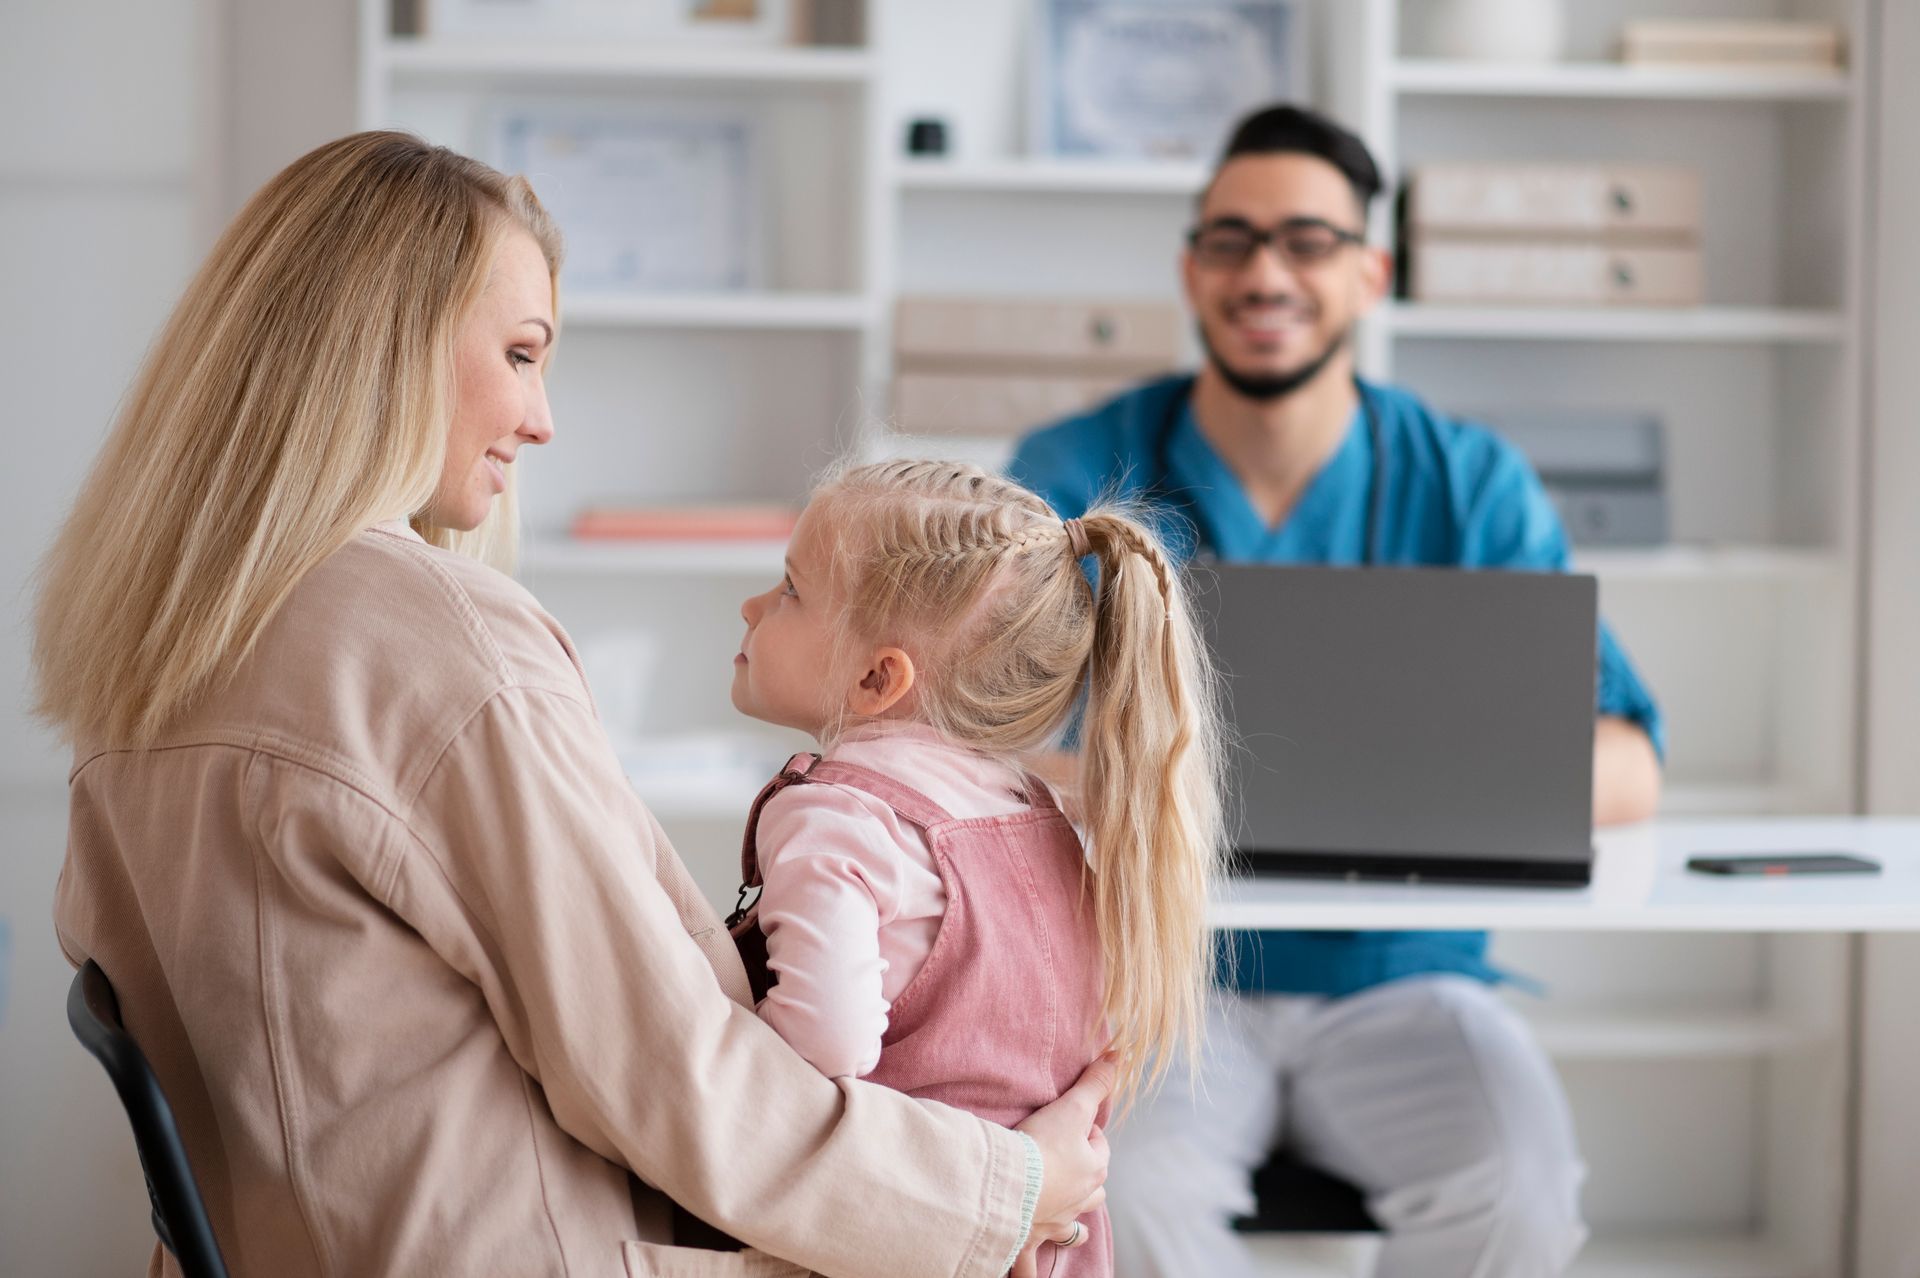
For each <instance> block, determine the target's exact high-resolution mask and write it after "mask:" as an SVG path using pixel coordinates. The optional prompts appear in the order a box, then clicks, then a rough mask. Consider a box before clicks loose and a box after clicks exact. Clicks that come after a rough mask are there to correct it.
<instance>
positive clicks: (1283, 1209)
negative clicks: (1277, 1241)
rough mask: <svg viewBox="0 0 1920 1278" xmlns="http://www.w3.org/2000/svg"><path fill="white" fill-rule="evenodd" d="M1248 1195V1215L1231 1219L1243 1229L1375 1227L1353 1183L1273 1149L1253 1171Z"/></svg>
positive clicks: (1365, 1230)
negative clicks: (1251, 1199)
mask: <svg viewBox="0 0 1920 1278" xmlns="http://www.w3.org/2000/svg"><path fill="white" fill-rule="evenodd" d="M1253 1197H1254V1204H1255V1205H1254V1213H1253V1215H1251V1216H1243V1217H1241V1218H1240V1219H1239V1220H1236V1221H1234V1222H1233V1227H1234V1228H1235V1229H1237V1230H1239V1231H1240V1232H1241V1233H1243V1234H1377V1233H1379V1232H1380V1223H1379V1222H1378V1221H1376V1220H1375V1219H1374V1218H1373V1214H1372V1213H1371V1212H1369V1211H1368V1210H1367V1203H1366V1199H1365V1197H1364V1196H1362V1194H1361V1193H1360V1191H1359V1190H1358V1189H1355V1188H1354V1187H1353V1186H1352V1185H1349V1184H1348V1183H1347V1182H1346V1181H1344V1180H1341V1179H1340V1178H1339V1177H1337V1176H1330V1175H1328V1174H1327V1173H1326V1172H1323V1171H1321V1170H1320V1169H1319V1168H1317V1167H1309V1166H1307V1165H1306V1164H1305V1163H1302V1162H1296V1161H1295V1160H1293V1159H1292V1158H1289V1157H1288V1156H1287V1155H1285V1154H1275V1155H1274V1156H1273V1157H1272V1158H1271V1159H1269V1160H1268V1161H1267V1165H1266V1166H1264V1167H1262V1168H1261V1169H1260V1170H1259V1171H1257V1172H1255V1173H1254V1174H1253Z"/></svg>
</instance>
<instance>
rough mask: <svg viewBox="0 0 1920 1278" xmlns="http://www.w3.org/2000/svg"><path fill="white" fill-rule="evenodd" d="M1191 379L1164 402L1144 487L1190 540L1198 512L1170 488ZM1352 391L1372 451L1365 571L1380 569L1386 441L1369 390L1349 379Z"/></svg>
mask: <svg viewBox="0 0 1920 1278" xmlns="http://www.w3.org/2000/svg"><path fill="white" fill-rule="evenodd" d="M1193 383H1194V379H1193V378H1191V377H1189V378H1187V379H1186V381H1185V382H1184V383H1183V384H1182V385H1181V386H1180V387H1179V388H1178V389H1177V390H1175V391H1174V393H1173V398H1172V399H1171V400H1169V401H1168V403H1167V408H1166V412H1165V414H1164V415H1163V416H1162V417H1161V420H1160V433H1159V437H1158V440H1157V443H1156V446H1155V452H1156V457H1155V462H1156V464H1157V465H1158V468H1159V473H1158V474H1157V475H1156V476H1155V478H1154V481H1153V483H1151V484H1149V485H1148V493H1149V496H1150V498H1151V499H1152V500H1153V501H1154V502H1156V503H1162V502H1164V503H1166V504H1168V505H1172V506H1177V507H1179V508H1180V511H1181V513H1182V514H1184V515H1185V516H1186V518H1187V522H1188V524H1189V525H1191V526H1192V528H1193V532H1194V536H1195V537H1196V538H1199V537H1200V536H1201V535H1202V533H1201V529H1202V528H1203V527H1204V525H1203V524H1202V523H1201V522H1200V512H1199V511H1198V510H1197V509H1195V508H1194V504H1193V498H1192V496H1191V495H1190V494H1189V493H1188V492H1187V491H1186V490H1185V489H1184V488H1180V489H1176V488H1175V487H1174V486H1173V483H1172V479H1173V436H1174V432H1175V431H1177V430H1179V428H1180V415H1181V414H1182V413H1184V412H1186V411H1187V406H1188V405H1189V404H1191V403H1192V402H1193ZM1353 388H1354V389H1355V390H1356V391H1358V392H1359V393H1360V416H1361V418H1362V419H1363V420H1364V421H1365V422H1366V426H1367V440H1368V442H1369V444H1370V445H1371V446H1372V450H1373V473H1372V475H1371V477H1370V478H1369V480H1368V483H1367V532H1366V541H1365V545H1364V547H1363V549H1362V552H1361V557H1360V562H1361V564H1362V565H1364V566H1365V567H1368V568H1377V567H1379V566H1380V546H1381V532H1380V529H1381V521H1382V519H1383V518H1384V512H1385V510H1386V493H1387V449H1386V439H1385V436H1384V433H1383V431H1382V430H1381V427H1380V420H1381V418H1380V409H1379V406H1378V405H1377V404H1375V403H1374V402H1373V397H1374V392H1373V388H1372V387H1370V386H1368V385H1367V384H1366V383H1365V382H1363V381H1361V380H1360V379H1359V378H1358V377H1356V378H1354V379H1353Z"/></svg>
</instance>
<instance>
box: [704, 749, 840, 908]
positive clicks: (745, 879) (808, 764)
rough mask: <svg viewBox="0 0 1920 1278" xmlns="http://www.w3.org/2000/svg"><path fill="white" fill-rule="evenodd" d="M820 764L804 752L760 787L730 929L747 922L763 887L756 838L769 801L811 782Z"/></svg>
mask: <svg viewBox="0 0 1920 1278" xmlns="http://www.w3.org/2000/svg"><path fill="white" fill-rule="evenodd" d="M819 764H820V756H819V755H817V754H814V753H812V752H810V751H804V750H803V751H801V752H800V753H799V754H796V755H794V756H793V757H792V758H790V759H788V760H787V763H786V766H785V767H783V768H781V769H780V775H779V776H777V777H775V778H774V779H773V780H771V781H769V782H767V783H766V785H764V786H762V787H761V788H760V793H759V794H758V795H756V796H755V797H754V800H753V807H751V808H749V809H748V810H747V829H746V833H745V834H743V835H741V836H740V899H739V900H738V901H736V902H734V906H733V913H732V914H729V915H728V916H727V927H728V928H729V929H731V928H732V927H734V925H735V924H737V923H739V922H740V921H741V920H742V919H744V918H745V917H746V916H747V914H748V912H749V911H751V910H752V908H753V905H752V902H750V901H748V900H747V895H748V893H750V892H754V891H755V889H757V888H759V887H760V852H759V840H758V839H757V838H756V837H755V835H756V833H757V832H758V831H759V829H760V811H761V809H762V808H764V807H766V806H767V800H768V799H771V798H772V797H773V796H774V795H776V794H778V793H780V792H781V791H782V790H784V789H786V788H787V787H788V786H790V785H798V784H799V783H801V782H802V781H805V780H806V779H807V776H808V774H809V773H811V772H812V771H813V769H814V768H816V767H818V766H819Z"/></svg>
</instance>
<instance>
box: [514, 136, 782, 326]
mask: <svg viewBox="0 0 1920 1278" xmlns="http://www.w3.org/2000/svg"><path fill="white" fill-rule="evenodd" d="M490 131H491V134H492V137H491V145H490V147H489V152H490V157H491V161H492V163H493V164H494V165H495V167H497V168H499V169H500V170H501V171H502V172H504V173H523V174H525V175H526V177H527V180H528V181H529V182H531V183H532V184H533V189H534V193H535V194H537V195H538V196H539V197H540V202H541V203H542V204H543V205H545V206H546V208H547V211H548V212H549V213H551V214H552V215H553V217H554V219H555V220H556V221H557V222H559V224H560V225H561V226H562V227H563V228H564V229H565V231H566V237H567V256H566V262H565V264H564V265H563V266H562V267H561V281H562V283H563V284H564V285H565V287H566V288H567V289H569V290H574V291H577V292H581V293H652V292H726V291H731V290H739V289H754V288H760V287H762V286H763V285H764V284H765V274H766V272H765V243H764V238H765V237H764V224H763V220H762V217H761V213H760V200H761V196H762V194H763V192H762V190H761V181H760V176H761V175H760V165H759V160H760V155H759V149H760V145H761V141H760V129H759V127H758V122H757V120H756V119H755V117H754V115H753V114H752V113H751V112H750V111H747V110H744V109H740V110H732V109H718V108H711V107H708V108H700V109H695V108H691V107H682V106H679V105H677V104H669V103H660V104H657V105H649V106H639V105H629V106H613V105H608V106H606V107H604V108H598V109H596V108H592V107H587V106H584V105H571V104H570V105H567V106H553V107H548V106H541V105H533V104H527V105H521V106H513V107H505V108H502V109H501V110H499V111H498V112H497V113H496V114H495V115H494V117H493V120H492V128H491V130H490Z"/></svg>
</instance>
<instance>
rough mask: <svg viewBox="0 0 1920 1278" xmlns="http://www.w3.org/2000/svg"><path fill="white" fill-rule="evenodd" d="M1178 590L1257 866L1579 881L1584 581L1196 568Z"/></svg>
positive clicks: (1591, 685) (1585, 685) (1591, 686)
mask: <svg viewBox="0 0 1920 1278" xmlns="http://www.w3.org/2000/svg"><path fill="white" fill-rule="evenodd" d="M1189 584H1190V586H1191V588H1192V591H1193V596H1194V599H1195V602H1196V605H1197V606H1198V607H1199V608H1200V610H1201V612H1202V614H1203V616H1204V618H1205V624H1206V628H1207V633H1208V637H1209V641H1210V643H1211V644H1212V647H1213V651H1214V655H1215V659H1216V661H1217V662H1218V664H1219V666H1220V669H1221V675H1222V680H1223V690H1224V700H1225V703H1226V706H1227V711H1228V719H1229V722H1230V724H1231V732H1232V738H1233V739H1232V743H1231V744H1230V746H1229V750H1228V757H1229V769H1228V772H1229V776H1230V778H1231V780H1232V794H1231V800H1232V808H1231V811H1232V812H1233V813H1234V814H1235V817H1236V819H1237V823H1238V829H1239V836H1238V838H1237V840H1236V843H1237V846H1238V847H1239V848H1240V849H1241V850H1242V851H1243V852H1245V853H1249V854H1251V855H1252V859H1253V860H1254V862H1255V864H1256V865H1258V864H1259V863H1260V861H1261V860H1262V858H1266V859H1268V860H1270V861H1275V862H1280V861H1286V860H1289V859H1292V858H1309V859H1311V858H1316V857H1326V858H1331V859H1332V860H1333V861H1334V862H1337V863H1339V864H1337V865H1336V864H1330V865H1329V866H1328V867H1327V868H1328V870H1329V871H1330V872H1337V871H1338V870H1339V868H1340V866H1341V865H1345V866H1346V867H1347V868H1353V869H1360V870H1364V869H1365V868H1366V866H1365V864H1364V863H1365V862H1366V861H1367V860H1368V859H1375V860H1380V861H1382V862H1388V863H1392V864H1395V865H1398V864H1400V863H1402V862H1404V863H1406V864H1408V865H1412V866H1416V867H1418V866H1427V865H1429V864H1430V865H1431V869H1432V872H1433V873H1435V874H1436V875H1444V874H1445V873H1446V872H1447V869H1448V866H1449V864H1452V865H1454V866H1456V867H1459V866H1461V865H1462V864H1464V863H1477V862H1493V863H1501V864H1507V863H1524V864H1531V865H1536V866H1540V867H1542V872H1541V874H1540V875H1539V876H1538V877H1547V878H1552V877H1555V876H1556V870H1555V867H1570V866H1572V865H1573V864H1575V863H1577V864H1578V865H1579V866H1580V867H1583V868H1584V866H1585V865H1586V864H1587V863H1588V862H1589V861H1590V859H1591V848H1592V843H1591V828H1590V823H1591V814H1592V784H1593V721H1594V693H1595V679H1596V677H1597V664H1596V643H1597V612H1596V602H1595V595H1596V591H1595V585H1594V580H1593V578H1591V577H1584V576H1574V575H1568V574H1558V573H1551V574H1549V573H1521V572H1501V571H1467V570H1460V569H1443V568H1432V569H1428V568H1420V569H1400V568H1385V569H1358V568H1320V567H1291V566H1278V565H1265V564H1260V565H1242V564H1204V565H1197V566H1196V567H1195V568H1193V569H1192V570H1191V571H1190V574H1189ZM1293 868H1295V869H1301V870H1306V871H1309V872H1310V871H1311V869H1312V867H1311V866H1310V865H1298V866H1294V867H1293ZM1473 877H1486V875H1484V874H1481V875H1473ZM1517 877H1520V878H1527V877H1535V876H1533V875H1529V874H1527V873H1525V872H1524V870H1523V872H1521V873H1520V874H1519V875H1517ZM1582 877H1584V869H1583V871H1582Z"/></svg>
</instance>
